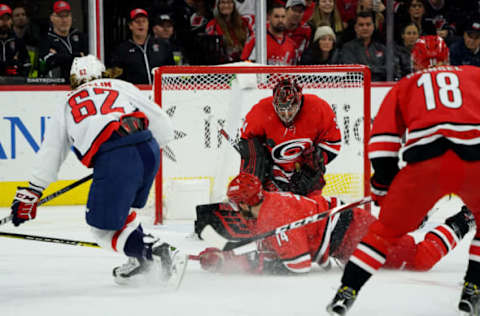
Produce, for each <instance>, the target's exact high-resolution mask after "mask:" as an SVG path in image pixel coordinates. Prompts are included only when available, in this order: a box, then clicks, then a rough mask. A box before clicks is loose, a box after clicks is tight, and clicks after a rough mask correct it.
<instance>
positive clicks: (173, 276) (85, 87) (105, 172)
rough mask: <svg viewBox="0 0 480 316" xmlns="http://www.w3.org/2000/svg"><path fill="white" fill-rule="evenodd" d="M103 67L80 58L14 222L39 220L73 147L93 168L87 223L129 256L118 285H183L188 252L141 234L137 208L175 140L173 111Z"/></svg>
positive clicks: (19, 196) (117, 273)
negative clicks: (110, 75) (144, 282)
mask: <svg viewBox="0 0 480 316" xmlns="http://www.w3.org/2000/svg"><path fill="white" fill-rule="evenodd" d="M105 75H106V74H105V66H104V65H103V64H102V63H101V62H100V61H99V60H98V59H97V58H96V57H94V56H92V55H89V56H85V57H79V58H75V59H74V61H73V64H72V68H71V80H70V81H71V86H72V91H71V92H69V93H68V94H67V96H66V99H65V101H64V102H63V103H62V104H61V105H60V106H59V107H58V108H57V111H56V112H55V113H54V115H53V116H52V119H51V120H50V123H49V124H48V127H47V131H46V135H45V140H44V141H43V143H42V146H41V149H40V150H39V152H38V153H37V157H36V160H35V163H34V168H33V171H32V173H31V176H30V178H29V186H28V187H19V188H18V190H17V193H16V195H15V198H14V200H13V203H12V206H11V208H12V215H13V219H12V221H13V224H14V225H15V226H18V225H20V224H22V223H23V222H25V221H27V220H31V219H34V218H35V215H36V211H37V203H38V200H39V199H40V197H41V196H42V192H43V190H44V189H45V188H46V187H47V186H48V185H49V184H50V183H51V182H53V181H55V180H56V179H57V174H58V170H59V168H60V165H61V164H62V162H63V161H64V159H65V157H66V155H67V153H68V151H69V150H70V148H73V150H74V152H75V154H76V155H77V158H78V159H79V160H80V161H81V162H82V163H83V164H84V165H85V166H87V167H89V168H93V181H92V185H91V187H90V192H89V195H88V202H87V211H86V221H87V223H88V225H89V226H90V227H91V230H92V233H93V235H94V236H95V239H96V241H97V242H98V244H99V245H100V246H102V248H105V249H109V250H113V251H115V252H119V253H122V254H125V255H126V256H127V257H128V262H127V263H126V264H124V265H122V266H119V267H116V268H114V270H113V276H114V279H115V281H116V282H117V283H120V284H125V283H127V284H128V283H132V282H136V281H140V280H142V279H143V280H145V279H146V278H150V279H153V280H154V281H159V282H160V283H161V284H162V285H165V286H167V287H169V288H177V287H178V285H179V284H180V282H181V280H182V277H183V274H184V272H185V268H186V264H187V257H186V256H185V255H183V254H181V253H180V252H179V250H178V249H176V248H174V247H172V246H170V245H169V244H167V243H165V242H164V241H162V240H160V239H158V238H154V237H153V236H152V235H149V234H146V233H144V232H143V229H142V226H141V225H140V224H139V222H138V220H137V218H136V212H135V211H134V210H133V209H132V208H142V207H144V206H145V203H146V201H147V196H148V193H149V191H150V187H151V185H152V182H153V180H154V177H155V175H156V173H157V171H158V168H159V164H160V149H159V148H160V147H162V146H164V145H166V144H167V143H168V142H169V141H171V140H172V139H173V127H172V124H171V121H170V119H169V118H168V116H167V115H166V114H165V113H164V112H163V111H162V110H161V109H160V107H158V106H157V105H156V104H155V103H153V102H151V101H149V100H148V99H147V98H146V97H144V96H143V94H142V93H141V92H140V90H138V89H137V88H136V87H135V86H133V85H132V84H130V83H127V82H125V81H121V80H116V79H102V77H104V76H105Z"/></svg>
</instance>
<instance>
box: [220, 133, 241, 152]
mask: <svg viewBox="0 0 480 316" xmlns="http://www.w3.org/2000/svg"><path fill="white" fill-rule="evenodd" d="M219 132H220V134H222V135H223V137H225V139H226V140H227V141H228V142H229V144H230V145H232V147H233V148H235V150H236V151H237V152H238V153H239V154H240V147H239V146H238V143H236V142H235V141H234V140H233V139H232V138H230V136H229V135H228V133H227V132H226V131H225V130H224V129H223V128H221V129H220V130H219Z"/></svg>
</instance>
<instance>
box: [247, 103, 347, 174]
mask: <svg viewBox="0 0 480 316" xmlns="http://www.w3.org/2000/svg"><path fill="white" fill-rule="evenodd" d="M272 102H273V97H267V98H265V99H262V100H260V101H259V102H258V103H257V104H256V105H254V106H253V108H252V109H251V110H250V112H249V113H248V114H247V115H246V117H245V122H244V124H243V127H242V129H241V137H242V138H244V139H250V138H254V137H258V138H259V139H261V140H262V141H263V142H264V143H265V145H266V147H267V148H268V151H269V152H270V154H271V158H272V161H273V170H272V173H273V180H274V181H275V182H278V183H288V182H290V179H291V177H292V175H293V173H294V171H295V168H296V163H298V164H302V153H303V152H304V151H305V150H307V149H310V148H311V147H312V146H317V147H318V148H319V149H321V151H322V153H323V160H324V163H325V164H327V163H329V162H330V161H332V160H333V159H334V158H335V157H336V156H337V155H338V153H339V151H340V146H341V134H340V130H339V128H338V126H337V123H336V119H335V113H334V112H333V110H332V109H331V107H330V105H329V104H328V103H327V102H326V101H324V100H322V99H320V98H319V97H317V96H315V95H312V94H305V95H303V97H302V103H301V107H300V110H299V112H298V114H297V115H296V117H295V119H294V121H293V122H292V123H291V124H290V125H288V126H285V125H284V123H283V122H282V121H281V120H280V118H279V117H278V115H277V113H276V112H275V108H274V106H273V104H272Z"/></svg>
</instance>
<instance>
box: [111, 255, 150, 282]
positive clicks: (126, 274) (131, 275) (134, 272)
mask: <svg viewBox="0 0 480 316" xmlns="http://www.w3.org/2000/svg"><path fill="white" fill-rule="evenodd" d="M151 266H152V262H150V261H148V260H147V259H142V258H140V259H139V258H134V257H128V261H127V262H126V263H125V264H123V265H121V266H119V267H115V268H114V269H113V278H114V281H115V283H117V284H120V285H128V284H138V283H139V282H141V280H140V279H143V278H142V277H141V276H142V275H144V274H145V273H147V272H148V271H150V269H151Z"/></svg>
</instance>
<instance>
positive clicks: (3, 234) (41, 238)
mask: <svg viewBox="0 0 480 316" xmlns="http://www.w3.org/2000/svg"><path fill="white" fill-rule="evenodd" d="M0 237H7V238H15V239H25V240H30V241H41V242H50V243H55V244H63V245H69V246H82V247H91V248H102V247H100V245H99V244H97V243H95V242H91V241H83V240H73V239H63V238H56V237H47V236H37V235H26V234H15V233H7V232H0ZM188 259H190V260H199V259H200V258H199V256H196V255H188Z"/></svg>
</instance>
